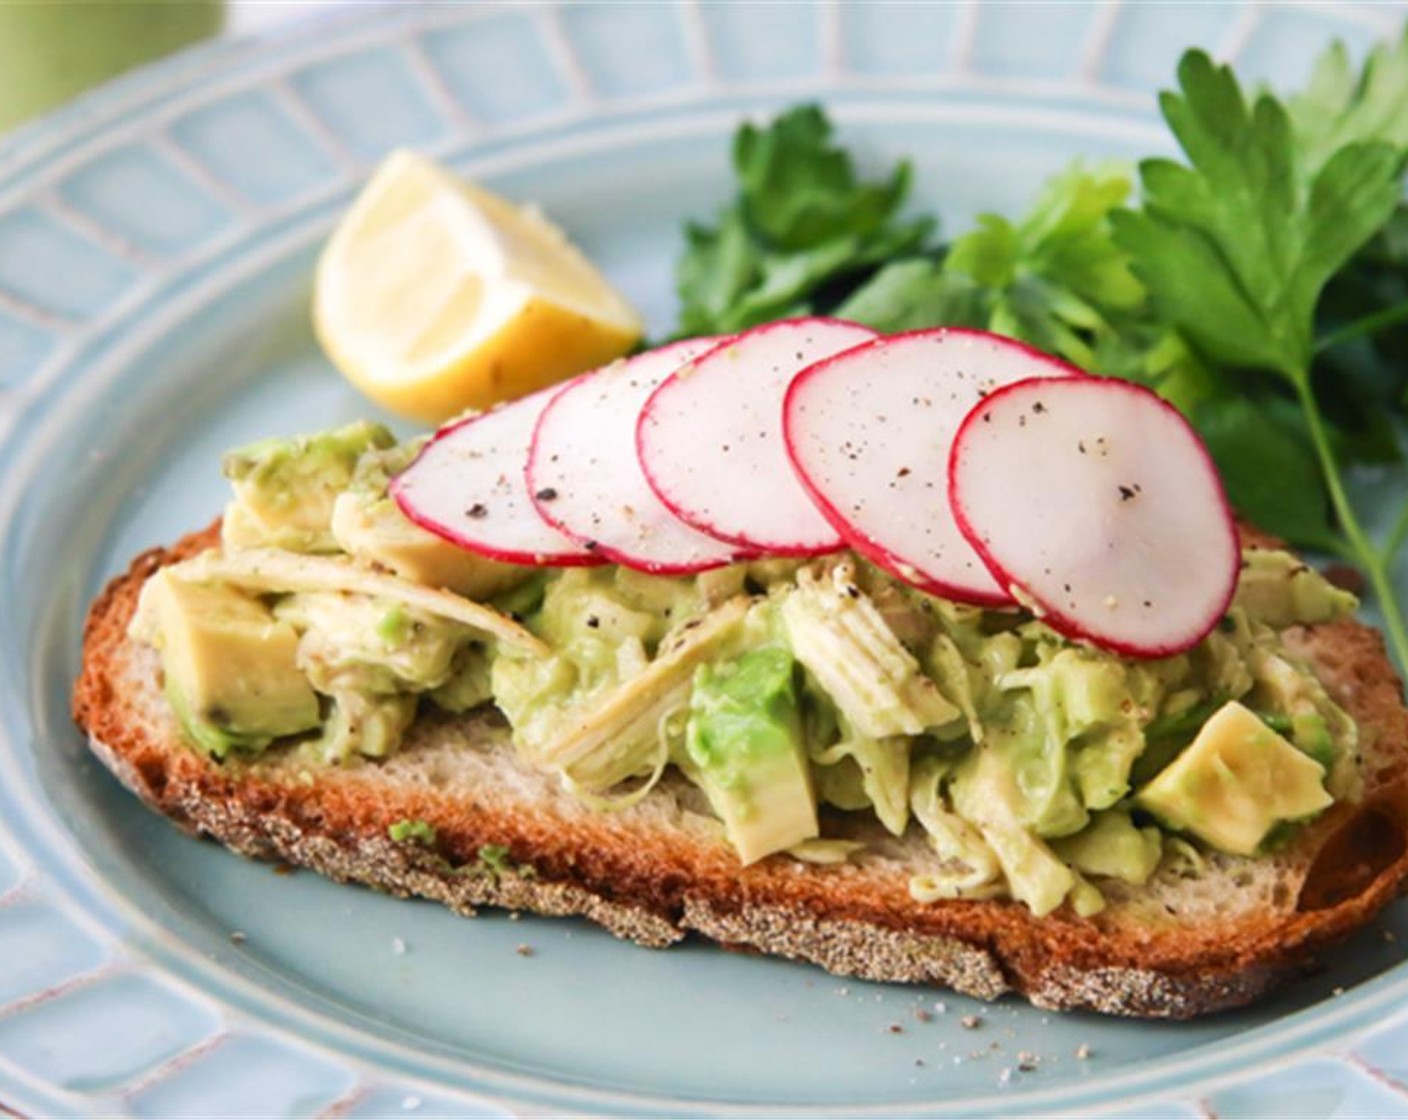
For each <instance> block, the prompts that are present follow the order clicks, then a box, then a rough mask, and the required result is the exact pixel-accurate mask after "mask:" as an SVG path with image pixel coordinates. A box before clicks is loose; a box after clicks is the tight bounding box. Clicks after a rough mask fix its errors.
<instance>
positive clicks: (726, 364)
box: [636, 319, 875, 556]
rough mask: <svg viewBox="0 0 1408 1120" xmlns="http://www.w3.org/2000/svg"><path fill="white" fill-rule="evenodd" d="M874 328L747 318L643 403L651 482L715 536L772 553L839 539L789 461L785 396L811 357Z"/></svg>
mask: <svg viewBox="0 0 1408 1120" xmlns="http://www.w3.org/2000/svg"><path fill="white" fill-rule="evenodd" d="M874 337H875V332H874V331H872V330H870V329H869V328H868V327H861V326H857V325H856V324H854V323H843V322H841V321H839V320H837V319H789V320H784V321H782V322H778V323H769V324H767V325H766V326H761V327H754V328H753V329H752V330H750V331H748V332H746V333H744V334H741V335H739V336H738V337H737V338H735V339H734V340H733V341H732V342H729V343H725V344H724V345H722V346H719V347H717V348H716V349H714V350H711V351H710V352H709V353H707V354H705V355H704V356H703V357H701V358H700V359H699V360H698V361H696V362H694V363H692V364H691V365H689V366H686V367H685V368H683V369H681V370H680V371H679V372H678V373H676V374H675V375H674V376H673V377H671V378H670V379H669V380H668V381H666V382H665V383H664V384H663V385H661V386H660V388H659V389H657V390H656V391H655V393H654V394H653V395H652V396H651V398H650V400H649V401H647V402H646V405H645V408H644V409H642V410H641V415H640V425H639V427H638V428H637V431H636V449H637V451H638V452H639V454H640V461H641V465H642V466H643V467H644V468H645V474H646V478H647V479H649V481H650V485H651V487H652V489H654V491H655V492H656V493H657V494H659V495H660V498H661V500H662V501H663V502H664V503H665V504H666V505H667V506H669V507H670V509H672V510H673V511H674V512H675V513H676V514H678V515H679V516H680V517H681V518H683V519H684V520H685V521H687V522H689V523H690V524H691V525H693V526H694V527H695V528H697V529H700V530H702V531H703V532H706V533H709V534H710V535H711V536H715V537H718V538H720V539H722V540H726V541H733V542H736V543H738V544H740V545H743V546H745V547H748V548H754V549H759V550H762V551H765V552H768V553H771V554H773V555H776V556H814V555H816V554H818V553H822V552H832V551H834V550H835V549H837V548H840V547H841V538H840V536H839V535H838V534H837V532H836V530H835V529H834V528H833V527H832V526H831V524H830V523H829V522H828V521H827V520H826V518H825V517H823V516H822V514H821V512H820V511H819V510H818V509H817V508H816V505H815V503H813V502H812V500H811V498H810V497H808V496H807V492H806V490H804V489H803V488H802V484H801V483H800V482H799V481H798V480H797V475H796V472H795V471H794V470H793V469H792V465H791V463H790V462H789V461H788V458H787V451H786V447H785V446H784V443H783V438H782V398H783V395H784V394H785V393H786V392H787V386H788V385H789V384H791V382H792V378H793V377H795V376H796V375H797V374H798V373H800V372H801V371H802V370H803V369H805V368H806V367H807V366H809V365H811V364H812V363H813V362H815V361H817V360H819V359H821V358H825V357H827V356H828V355H831V354H835V353H837V352H839V351H841V350H848V349H850V348H851V347H852V346H856V345H858V344H859V343H862V342H866V341H868V340H870V339H872V338H874Z"/></svg>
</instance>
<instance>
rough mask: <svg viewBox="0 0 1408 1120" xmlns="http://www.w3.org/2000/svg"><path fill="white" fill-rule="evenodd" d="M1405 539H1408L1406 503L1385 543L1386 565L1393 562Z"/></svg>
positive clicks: (1407, 503) (1407, 510)
mask: <svg viewBox="0 0 1408 1120" xmlns="http://www.w3.org/2000/svg"><path fill="white" fill-rule="evenodd" d="M1405 539H1408V502H1404V503H1403V508H1402V509H1400V510H1399V511H1398V519H1397V520H1396V521H1395V522H1394V523H1393V528H1392V529H1390V530H1389V534H1388V538H1387V539H1386V540H1385V541H1384V562H1385V563H1388V564H1391V563H1392V562H1393V558H1394V557H1395V556H1397V555H1398V550H1399V549H1400V548H1402V547H1403V541H1404V540H1405Z"/></svg>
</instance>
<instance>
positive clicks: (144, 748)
mask: <svg viewBox="0 0 1408 1120" xmlns="http://www.w3.org/2000/svg"><path fill="white" fill-rule="evenodd" d="M217 540H218V523H217V524H216V525H212V526H210V527H208V528H207V529H205V530H203V531H201V532H198V533H195V534H192V535H190V536H188V537H186V538H184V539H183V540H182V541H180V542H179V543H178V544H177V545H175V546H174V547H173V548H171V549H155V550H152V551H150V552H147V553H144V554H142V555H141V556H139V557H137V558H136V560H134V561H133V563H132V565H131V567H130V569H129V570H128V572H127V573H125V574H124V575H122V576H119V577H117V578H116V579H114V580H113V581H111V582H110V583H109V584H108V586H107V587H106V588H105V589H104V591H103V592H102V594H101V595H100V596H99V597H98V599H97V600H96V601H95V602H94V604H93V606H92V608H91V610H90V613H89V616H88V621H87V625H86V627H85V634H84V650H83V666H82V671H81V674H80V676H79V678H78V680H77V682H76V683H75V687H74V694H73V705H74V718H75V720H76V722H77V723H78V724H79V726H80V727H81V728H82V729H83V730H84V731H85V732H86V733H87V734H88V737H89V741H90V744H91V745H92V748H93V750H94V752H95V754H96V755H97V756H98V757H99V758H100V759H101V760H102V761H103V762H104V764H105V765H106V766H107V767H108V768H109V769H110V770H111V771H112V772H113V773H114V774H115V775H116V776H117V778H118V779H119V780H120V781H121V782H122V783H123V784H124V785H125V786H127V787H128V788H129V789H130V790H132V791H133V792H134V793H136V794H137V795H138V796H139V797H140V798H141V799H142V800H143V801H144V802H146V803H147V804H148V805H149V806H150V807H151V808H153V809H154V810H156V811H157V812H159V813H162V814H163V815H165V816H167V817H169V818H171V819H172V820H173V821H174V822H175V823H177V824H178V825H179V826H180V827H182V828H184V829H185V830H186V831H188V832H192V833H198V834H203V835H207V836H209V837H212V838H213V839H215V840H217V841H219V842H220V843H222V844H224V845H226V846H227V847H230V848H232V849H234V850H235V851H238V852H240V853H241V854H244V855H246V856H251V857H255V858H263V859H280V860H284V861H286V862H288V863H290V864H295V865H298V866H303V867H307V868H310V869H312V870H314V871H317V872H319V873H320V874H323V875H326V876H329V877H330V878H333V879H336V880H339V881H350V882H358V883H362V884H365V885H367V886H370V887H372V888H374V889H377V890H381V891H385V892H388V893H391V894H394V895H398V896H402V897H408V896H412V895H414V896H420V897H424V898H428V899H432V900H434V901H438V902H441V903H443V904H445V905H446V906H449V907H450V908H451V909H453V910H456V911H458V912H461V913H467V914H472V913H473V912H474V909H475V908H476V907H478V906H481V905H491V906H499V907H506V908H509V909H515V910H524V911H531V912H534V913H538V914H543V915H548V916H567V915H579V916H582V917H585V918H587V919H589V920H591V921H594V922H596V923H598V924H600V925H602V926H603V927H605V928H606V929H608V930H610V931H611V932H612V933H614V934H616V935H617V936H620V937H623V938H628V939H630V940H632V941H635V942H637V943H638V944H641V945H645V946H650V947H664V946H667V945H669V944H672V943H674V942H677V941H679V940H680V939H681V938H683V937H684V936H686V935H687V934H688V933H690V932H697V933H699V934H702V935H703V936H705V937H707V938H709V939H710V940H713V941H716V942H719V943H721V944H723V945H726V946H731V947H740V948H748V949H753V950H758V951H760V952H763V953H766V954H771V955H777V956H782V957H787V958H791V959H797V960H804V961H809V962H811V963H814V964H817V965H820V966H821V967H823V968H825V969H827V970H828V971H830V972H832V973H835V974H837V975H844V976H855V977H859V978H863V979H868V980H878V981H889V982H903V983H923V984H935V985H941V986H946V987H950V988H952V989H954V990H956V991H959V992H962V993H965V994H968V995H973V996H976V997H979V998H983V999H994V998H996V997H997V996H1000V995H1002V994H1003V993H1005V992H1008V991H1015V992H1018V993H1020V994H1022V995H1024V996H1025V997H1026V998H1028V999H1029V1000H1030V1001H1031V1002H1032V1003H1033V1004H1035V1005H1036V1006H1038V1007H1042V1008H1047V1009H1052V1010H1070V1009H1077V1008H1084V1009H1090V1010H1095V1011H1099V1012H1102V1013H1106V1014H1115V1015H1128V1016H1138V1017H1156V1018H1176V1019H1182V1018H1190V1017H1193V1016H1195V1015H1200V1014H1206V1013H1209V1012H1214V1011H1218V1010H1223V1009H1226V1008H1231V1007H1236V1006H1240V1005H1243V1004H1246V1003H1248V1002H1250V1001H1252V1000H1254V999H1256V998H1257V997H1259V996H1260V995H1262V994H1264V993H1265V992H1267V991H1268V990H1270V989H1271V988H1272V987H1274V986H1275V985H1276V984H1278V983H1279V982H1280V981H1282V980H1283V979H1285V978H1286V977H1287V976H1289V975H1291V974H1293V973H1295V972H1296V971H1298V970H1301V969H1303V968H1304V967H1305V966H1306V965H1307V964H1308V963H1309V962H1310V961H1311V960H1312V958H1313V956H1314V954H1315V953H1316V952H1317V951H1318V950H1320V949H1321V948H1323V947H1325V946H1327V945H1329V944H1331V943H1333V942H1335V941H1338V940H1340V939H1342V938H1343V937H1345V936H1347V935H1348V934H1349V933H1351V932H1353V931H1354V930H1355V929H1358V928H1360V927H1361V926H1363V925H1364V924H1366V923H1367V922H1368V921H1370V920H1371V919H1372V917H1373V916H1374V915H1375V914H1376V913H1377V912H1378V911H1379V910H1380V909H1382V907H1383V906H1385V905H1387V904H1388V903H1389V902H1391V901H1392V900H1393V899H1394V898H1395V897H1396V896H1397V895H1398V894H1400V893H1401V892H1402V890H1403V889H1404V886H1405V883H1408V850H1405V851H1403V852H1401V853H1400V854H1399V855H1398V856H1397V857H1396V858H1395V859H1394V860H1393V861H1392V862H1391V863H1390V864H1389V865H1388V866H1387V867H1385V868H1383V869H1382V870H1380V871H1379V872H1378V874H1377V875H1376V876H1375V877H1374V878H1373V880H1372V882H1370V883H1369V884H1368V885H1367V886H1366V887H1365V888H1364V889H1363V890H1362V891H1360V892H1359V893H1357V894H1355V895H1354V896H1353V897H1351V898H1348V899H1345V900H1343V901H1342V902H1340V903H1338V904H1337V905H1335V906H1333V907H1329V908H1326V909H1321V910H1316V911H1313V912H1309V913H1295V914H1293V915H1290V916H1289V917H1287V918H1285V919H1283V920H1278V921H1277V922H1275V923H1273V924H1272V926H1271V928H1257V927H1256V925H1255V924H1252V925H1248V924H1247V923H1240V924H1234V925H1233V926H1230V927H1229V928H1226V929H1222V928H1219V929H1216V930H1203V931H1200V934H1199V936H1197V937H1192V936H1190V935H1188V934H1183V933H1180V934H1170V935H1169V936H1168V937H1167V938H1165V939H1163V940H1162V941H1161V940H1160V938H1159V936H1157V935H1156V936H1154V937H1152V938H1139V939H1136V940H1137V941H1138V942H1139V943H1138V944H1134V943H1131V941H1130V939H1129V938H1128V937H1127V936H1122V935H1121V934H1120V933H1119V931H1118V930H1116V931H1113V932H1108V931H1101V930H1099V929H1097V928H1096V927H1094V926H1092V925H1091V923H1088V922H1082V921H1081V920H1079V919H1075V918H1073V917H1069V916H1063V915H1059V914H1058V915H1055V916H1052V917H1050V918H1047V919H1041V920H1038V919H1034V918H1032V917H1031V915H1030V914H1029V913H1028V912H1027V911H1026V910H1025V909H1024V908H1023V907H1021V906H1019V905H1017V904H1014V903H1010V902H955V903H938V904H928V905H927V906H923V907H921V906H920V905H919V904H916V903H913V902H912V901H911V900H908V899H907V897H899V896H897V895H896V893H895V887H896V884H894V883H883V884H870V883H865V884H860V885H858V884H857V883H856V881H855V880H854V879H848V880H845V881H844V882H843V881H838V880H836V879H833V878H830V877H828V876H827V875H825V874H824V873H820V872H819V873H816V874H807V873H805V872H804V873H798V872H797V870H796V868H795V865H793V864H791V863H790V861H784V860H768V861H764V862H763V864H760V865H755V866H754V867H752V868H748V869H743V870H740V869H738V868H737V865H736V863H730V861H729V860H727V859H721V858H720V855H719V853H718V852H717V851H712V850H702V849H700V845H698V844H691V843H686V842H684V841H681V840H680V839H679V838H677V837H665V836H661V837H652V838H651V840H652V841H655V842H658V844H659V846H660V851H659V852H657V853H651V852H646V853H644V855H643V856H642V853H641V852H639V851H631V852H624V851H620V850H618V849H620V848H621V847H622V838H621V836H620V835H619V833H617V832H613V831H612V830H611V829H610V828H609V827H607V826H605V825H603V827H602V829H601V830H600V834H591V832H590V830H587V831H585V832H584V830H583V828H582V827H581V826H580V825H574V826H573V827H572V828H571V829H569V830H568V832H569V835H568V836H567V837H566V838H565V839H564V841H563V843H564V844H567V845H571V844H576V845H577V846H578V847H579V848H590V849H591V853H590V854H591V858H590V859H588V860H584V861H582V862H581V863H580V864H579V862H578V861H577V859H576V858H575V855H574V854H573V853H572V852H570V851H564V850H560V849H559V850H556V851H553V850H548V848H547V847H546V846H545V844H544V836H545V830H544V828H543V822H541V821H537V822H535V821H532V820H528V819H522V818H523V817H524V815H523V814H517V815H515V814H512V813H509V814H505V813H502V812H497V813H496V812H484V813H482V814H479V815H478V816H471V817H469V818H464V817H463V816H462V815H461V816H457V817H455V818H454V819H455V820H456V822H458V824H459V827H458V828H457V829H454V830H452V831H451V832H450V833H448V834H446V833H445V832H444V831H443V830H442V834H441V840H442V844H441V852H440V853H432V852H427V851H424V850H423V849H419V848H416V847H414V846H411V845H405V844H398V843H395V842H393V841H392V840H390V838H389V837H388V836H387V834H386V826H385V823H382V822H383V821H386V820H396V819H401V818H404V817H407V816H417V815H422V812H421V811H422V810H423V809H424V808H425V806H424V805H423V804H421V803H414V804H410V803H406V804H402V803H397V802H396V800H395V799H391V801H390V802H389V803H386V804H383V805H382V806H381V811H382V815H381V817H379V818H378V819H377V820H376V821H375V822H368V821H366V820H358V819H338V818H337V817H336V815H335V814H334V813H332V812H325V811H324V808H323V807H320V806H318V805H317V804H316V802H317V799H318V794H317V793H316V792H314V793H311V794H307V795H306V796H303V795H300V794H299V793H297V792H294V791H291V790H289V789H287V788H283V787H280V786H278V785H277V784H276V783H275V784H271V783H268V782H266V781H264V780H263V779H261V778H260V777H259V776H258V775H257V774H256V773H255V772H254V771H247V772H244V773H237V774H230V773H227V772H226V771H225V770H224V769H223V768H220V767H217V766H215V765H213V764H212V763H210V762H208V761H207V760H205V759H204V758H202V757H201V756H199V755H197V754H196V753H195V752H193V751H191V750H189V749H188V748H187V747H185V746H184V744H182V743H181V742H180V741H179V739H178V738H176V739H173V737H172V736H170V735H169V734H163V729H162V728H160V727H156V726H153V725H152V724H150V723H149V722H148V721H146V720H144V719H143V718H141V713H139V712H136V711H135V710H133V707H132V706H131V705H130V704H129V703H127V698H126V697H125V696H124V695H123V694H122V692H121V688H120V680H119V674H118V672H117V670H116V668H115V667H116V666H117V665H118V663H119V656H120V653H121V651H122V650H123V647H124V645H125V644H126V643H128V642H129V641H130V639H128V638H127V636H126V628H127V624H128V622H129V621H130V618H131V616H132V612H133V610H134V609H135V606H136V600H137V595H138V593H139V591H140V588H141V585H142V583H143V582H145V580H146V579H147V578H148V577H149V576H150V575H151V574H152V573H153V572H155V571H156V570H157V569H158V568H160V567H162V566H163V565H165V564H169V563H174V562H176V561H178V560H180V559H183V558H185V557H188V556H190V555H193V554H195V553H197V552H200V551H202V550H204V549H206V548H209V547H211V546H213V545H214V544H215V543H216V542H217ZM1325 643H1330V644H1331V645H1332V646H1333V647H1334V648H1335V649H1336V650H1337V651H1338V652H1339V655H1340V659H1341V662H1342V665H1341V669H1342V675H1344V673H1345V672H1347V676H1348V679H1350V680H1351V681H1352V682H1353V687H1352V688H1351V689H1349V692H1348V694H1346V695H1341V696H1339V697H1338V698H1339V699H1340V700H1341V702H1342V703H1345V704H1346V706H1347V707H1348V708H1349V709H1350V710H1351V713H1352V714H1354V715H1355V716H1356V718H1358V719H1360V721H1361V723H1362V722H1364V721H1365V720H1373V721H1375V722H1376V723H1377V724H1378V725H1379V726H1378V731H1379V733H1381V734H1392V735H1395V736H1397V737H1400V738H1402V737H1405V729H1408V713H1405V712H1404V710H1403V706H1402V702H1401V699H1400V697H1401V695H1402V693H1401V686H1400V684H1399V682H1398V678H1397V676H1396V674H1395V673H1394V672H1393V669H1392V667H1391V665H1390V663H1389V662H1388V660H1387V657H1386V655H1385V654H1384V651H1383V645H1382V640H1381V638H1380V637H1379V635H1378V634H1377V633H1376V632H1374V631H1372V630H1370V629H1369V628H1368V627H1365V626H1363V625H1361V624H1358V623H1353V622H1346V623H1337V624H1334V625H1333V626H1330V627H1324V628H1321V632H1320V633H1318V634H1314V635H1312V636H1311V639H1310V642H1309V645H1310V647H1311V649H1312V651H1313V650H1314V648H1315V647H1316V645H1317V644H1322V645H1323V644H1325ZM1346 660H1347V661H1348V665H1347V668H1346V667H1345V666H1344V665H1343V662H1345V661H1346ZM1400 753H1408V746H1405V748H1404V750H1403V751H1402V752H1400ZM347 781H349V782H351V783H352V784H356V782H358V781H365V782H374V781H375V777H374V770H373V771H372V774H371V776H368V775H367V774H365V773H364V774H362V775H361V776H360V777H353V778H350V779H347ZM1403 785H1404V787H1405V788H1404V789H1395V790H1394V791H1393V793H1394V796H1395V798H1396V799H1397V800H1395V801H1394V805H1395V818H1394V819H1395V822H1396V824H1397V825H1398V826H1399V827H1400V828H1401V829H1402V830H1403V831H1404V832H1405V833H1408V783H1403ZM1399 807H1402V808H1401V814H1400V813H1399ZM437 827H439V825H438V824H437ZM637 839H638V838H637ZM1322 839H1323V838H1322ZM487 842H494V843H503V844H506V845H507V846H508V847H509V848H510V849H511V850H512V852H513V855H514V858H515V859H516V860H520V861H524V862H531V863H532V864H533V865H534V866H535V867H537V868H539V869H540V875H539V877H537V878H524V877H520V876H516V875H506V876H479V875H466V874H464V871H463V867H462V866H461V864H460V862H459V860H469V859H472V858H473V853H474V852H475V851H476V850H477V848H478V846H479V845H480V844H483V843H487ZM447 851H448V852H450V853H452V855H454V856H456V857H458V858H457V859H456V860H452V861H450V862H447V859H446V856H445V855H444V854H443V853H444V852H447ZM540 857H541V858H540ZM652 861H654V862H656V863H657V864H658V866H655V867H652V866H651V864H652ZM1185 942H1186V943H1185Z"/></svg>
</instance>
